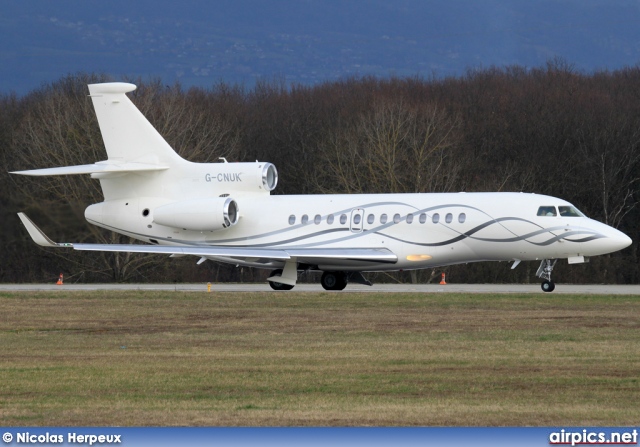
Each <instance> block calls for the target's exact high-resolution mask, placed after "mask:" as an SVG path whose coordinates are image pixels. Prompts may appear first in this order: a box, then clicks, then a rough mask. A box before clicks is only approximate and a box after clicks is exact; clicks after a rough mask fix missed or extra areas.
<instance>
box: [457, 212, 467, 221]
mask: <svg viewBox="0 0 640 447" xmlns="http://www.w3.org/2000/svg"><path fill="white" fill-rule="evenodd" d="M466 220H467V215H466V214H465V213H460V215H459V216H458V222H460V223H464V222H465V221H466Z"/></svg>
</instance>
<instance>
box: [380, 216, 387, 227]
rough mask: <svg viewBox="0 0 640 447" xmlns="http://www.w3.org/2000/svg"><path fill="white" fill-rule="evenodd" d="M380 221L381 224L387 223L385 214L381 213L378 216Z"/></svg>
mask: <svg viewBox="0 0 640 447" xmlns="http://www.w3.org/2000/svg"><path fill="white" fill-rule="evenodd" d="M380 223H381V224H383V225H384V224H386V223H387V215H386V214H383V215H381V216H380Z"/></svg>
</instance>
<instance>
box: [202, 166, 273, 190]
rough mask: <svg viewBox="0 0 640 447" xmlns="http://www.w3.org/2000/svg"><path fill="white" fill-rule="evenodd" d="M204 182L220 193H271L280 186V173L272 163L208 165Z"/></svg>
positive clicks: (204, 168)
mask: <svg viewBox="0 0 640 447" xmlns="http://www.w3.org/2000/svg"><path fill="white" fill-rule="evenodd" d="M202 166H203V167H202V168H200V169H203V170H205V172H204V181H205V182H206V183H207V184H211V186H213V187H214V188H215V189H216V191H219V192H220V193H229V194H233V193H234V192H271V191H273V190H274V189H275V187H276V185H277V184H278V171H277V170H276V167H275V166H274V165H273V164H271V163H265V162H258V161H257V162H255V163H208V164H206V165H202Z"/></svg>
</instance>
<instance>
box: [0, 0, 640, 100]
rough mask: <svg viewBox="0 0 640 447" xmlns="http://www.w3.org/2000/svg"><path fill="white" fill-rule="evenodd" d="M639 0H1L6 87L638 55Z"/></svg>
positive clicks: (321, 78) (206, 80)
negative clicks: (82, 78)
mask: <svg viewBox="0 0 640 447" xmlns="http://www.w3.org/2000/svg"><path fill="white" fill-rule="evenodd" d="M639 24H640V1H638V0H606V1H602V0H562V1H559V0H556V1H552V0H541V1H536V0H484V1H480V0H449V1H435V0H386V1H382V0H361V1H353V0H351V1H350V0H297V1H293V0H270V1H259V0H213V1H206V0H182V1H181V2H176V1H174V0H172V1H169V0H142V1H135V0H128V1H127V0H110V1H102V0H58V1H55V2H54V1H49V0H26V1H22V2H18V1H9V0H4V1H2V2H1V3H0V61H1V62H2V63H0V93H9V92H15V93H17V94H19V95H23V94H26V93H28V92H30V91H32V90H34V89H37V88H38V87H40V86H42V85H43V84H46V83H50V82H55V81H56V80H58V79H60V78H61V77H63V76H66V75H68V74H75V73H79V72H86V73H101V74H108V75H109V76H111V77H112V78H113V79H114V80H132V79H137V78H142V79H152V78H160V79H162V81H163V82H165V83H166V84H172V83H174V82H180V83H181V84H182V85H183V86H184V87H191V86H199V87H205V88H206V87H208V86H212V85H215V84H217V83H219V82H226V83H233V84H242V85H245V86H248V87H251V86H252V85H254V84H255V82H256V81H258V80H274V79H275V80H284V81H285V82H286V83H288V84H290V83H301V84H311V85H313V84H317V83H322V82H327V81H334V80H338V79H343V78H346V77H351V76H365V75H374V76H379V77H389V76H399V77H404V76H412V77H413V76H420V77H425V78H429V77H446V76H462V75H464V74H465V73H466V72H467V71H468V70H474V69H482V68H487V67H491V66H498V67H502V66H507V65H520V66H524V67H527V68H532V67H539V66H544V65H545V64H546V62H547V61H549V60H552V59H554V58H559V59H562V60H564V61H566V62H567V63H569V64H570V65H572V66H573V67H574V68H575V69H576V70H579V71H583V72H594V71H599V70H610V71H612V70H617V69H620V68H623V67H625V66H635V65H637V64H638V63H639V62H640V27H639V26H638V25H639Z"/></svg>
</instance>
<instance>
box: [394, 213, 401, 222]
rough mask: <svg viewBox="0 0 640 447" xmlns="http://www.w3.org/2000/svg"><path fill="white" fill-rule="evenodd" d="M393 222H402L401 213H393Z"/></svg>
mask: <svg viewBox="0 0 640 447" xmlns="http://www.w3.org/2000/svg"><path fill="white" fill-rule="evenodd" d="M393 223H400V214H394V215H393Z"/></svg>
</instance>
